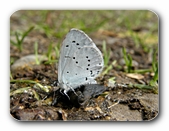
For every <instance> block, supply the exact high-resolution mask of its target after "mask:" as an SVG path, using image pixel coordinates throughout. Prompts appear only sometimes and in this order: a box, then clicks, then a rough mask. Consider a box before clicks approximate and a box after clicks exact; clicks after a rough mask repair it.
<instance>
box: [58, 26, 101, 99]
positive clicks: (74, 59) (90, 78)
mask: <svg viewBox="0 0 169 131" xmlns="http://www.w3.org/2000/svg"><path fill="white" fill-rule="evenodd" d="M103 66H104V62H103V57H102V53H101V51H100V50H99V49H98V48H97V47H96V45H95V43H94V42H93V41H92V39H91V38H89V36H88V35H87V34H85V33H84V32H83V31H81V30H78V29H74V28H73V29H71V30H70V31H69V32H68V34H67V35H66V38H65V39H64V40H63V43H62V46H61V50H60V57H59V66H58V86H59V87H60V88H61V89H62V90H64V94H65V95H67V92H68V91H69V90H72V91H74V89H76V88H77V87H79V86H81V85H85V84H96V83H97V82H96V81H95V78H96V77H97V76H98V75H99V74H100V73H101V71H102V69H103ZM74 92H75V91H74ZM67 96H68V95H67Z"/></svg>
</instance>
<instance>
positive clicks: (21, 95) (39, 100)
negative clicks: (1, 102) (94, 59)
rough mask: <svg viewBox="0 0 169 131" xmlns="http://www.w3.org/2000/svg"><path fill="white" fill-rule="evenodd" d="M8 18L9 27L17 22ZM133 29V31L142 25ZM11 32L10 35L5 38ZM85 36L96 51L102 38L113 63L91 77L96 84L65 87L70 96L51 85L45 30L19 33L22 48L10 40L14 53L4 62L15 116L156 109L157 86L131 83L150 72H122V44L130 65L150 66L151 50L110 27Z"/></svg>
mask: <svg viewBox="0 0 169 131" xmlns="http://www.w3.org/2000/svg"><path fill="white" fill-rule="evenodd" d="M11 21H12V22H13V24H11V26H12V27H11V28H12V29H15V27H17V26H19V25H18V22H17V20H16V19H15V17H12V18H11ZM136 31H138V32H139V31H142V29H138V30H136ZM13 37H14V36H11V39H13ZM90 37H91V38H92V40H93V41H94V42H95V43H96V45H97V47H98V48H99V49H100V50H101V52H103V50H102V41H103V40H105V41H106V43H107V49H110V50H111V54H110V56H111V58H110V62H109V64H111V63H112V61H114V60H116V64H114V65H113V68H112V69H111V70H110V71H109V72H108V73H106V74H104V75H101V76H99V77H98V78H97V79H96V80H97V82H98V84H96V85H83V86H81V87H79V88H77V89H76V90H75V91H76V93H77V94H78V95H75V94H74V92H71V91H70V92H69V93H68V95H69V96H70V99H68V98H67V97H66V96H65V95H64V94H62V93H61V92H60V91H59V88H58V87H57V86H56V80H57V65H58V64H57V62H55V63H51V64H46V63H45V62H46V61H47V57H46V56H43V55H42V54H45V53H46V52H47V49H48V46H49V43H50V40H49V39H48V38H47V37H46V36H45V34H43V33H41V32H37V31H32V32H31V33H29V34H28V36H26V37H25V39H24V43H23V51H22V52H20V51H19V50H18V48H17V47H16V46H13V45H11V46H10V58H11V59H14V62H13V63H12V64H11V68H10V69H11V71H10V72H11V75H12V79H11V83H10V114H11V115H12V116H13V117H14V118H15V119H17V120H23V121H27V120H46V121H50V120H51V121H53V120H63V121H91V120H94V121H145V120H153V119H154V118H155V117H156V116H157V115H158V111H159V95H158V89H156V88H151V89H149V88H138V87H137V86H134V85H137V84H140V85H141V84H142V85H148V83H149V82H150V80H151V79H152V77H153V73H151V72H146V73H142V74H138V73H135V74H131V73H127V72H125V69H126V66H125V62H124V58H123V54H122V48H123V47H125V48H126V51H127V52H128V53H130V55H131V56H132V58H133V64H132V69H135V70H137V69H150V68H151V67H152V52H146V51H144V49H143V48H137V46H136V44H135V43H134V40H133V39H132V38H130V37H127V36H126V37H123V38H122V37H119V36H118V35H115V34H111V33H110V32H100V31H96V32H94V33H92V34H91V35H90ZM37 38H38V40H39V46H38V54H39V56H38V58H39V59H41V61H42V62H41V64H39V65H37V64H35V62H36V56H35V54H34V40H35V39H37ZM47 43H48V44H47ZM59 44H61V43H59ZM157 48H158V45H154V46H152V50H156V49H157ZM54 55H55V54H54ZM103 55H104V54H103ZM26 56H27V57H26ZM157 57H158V54H157ZM18 60H19V61H18ZM112 77H115V80H114V81H111V80H110V78H112ZM17 80H25V81H24V82H19V81H17ZM27 80H32V81H34V82H30V81H27ZM36 82H37V83H40V85H38V84H37V83H36ZM144 87H145V86H144Z"/></svg>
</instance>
